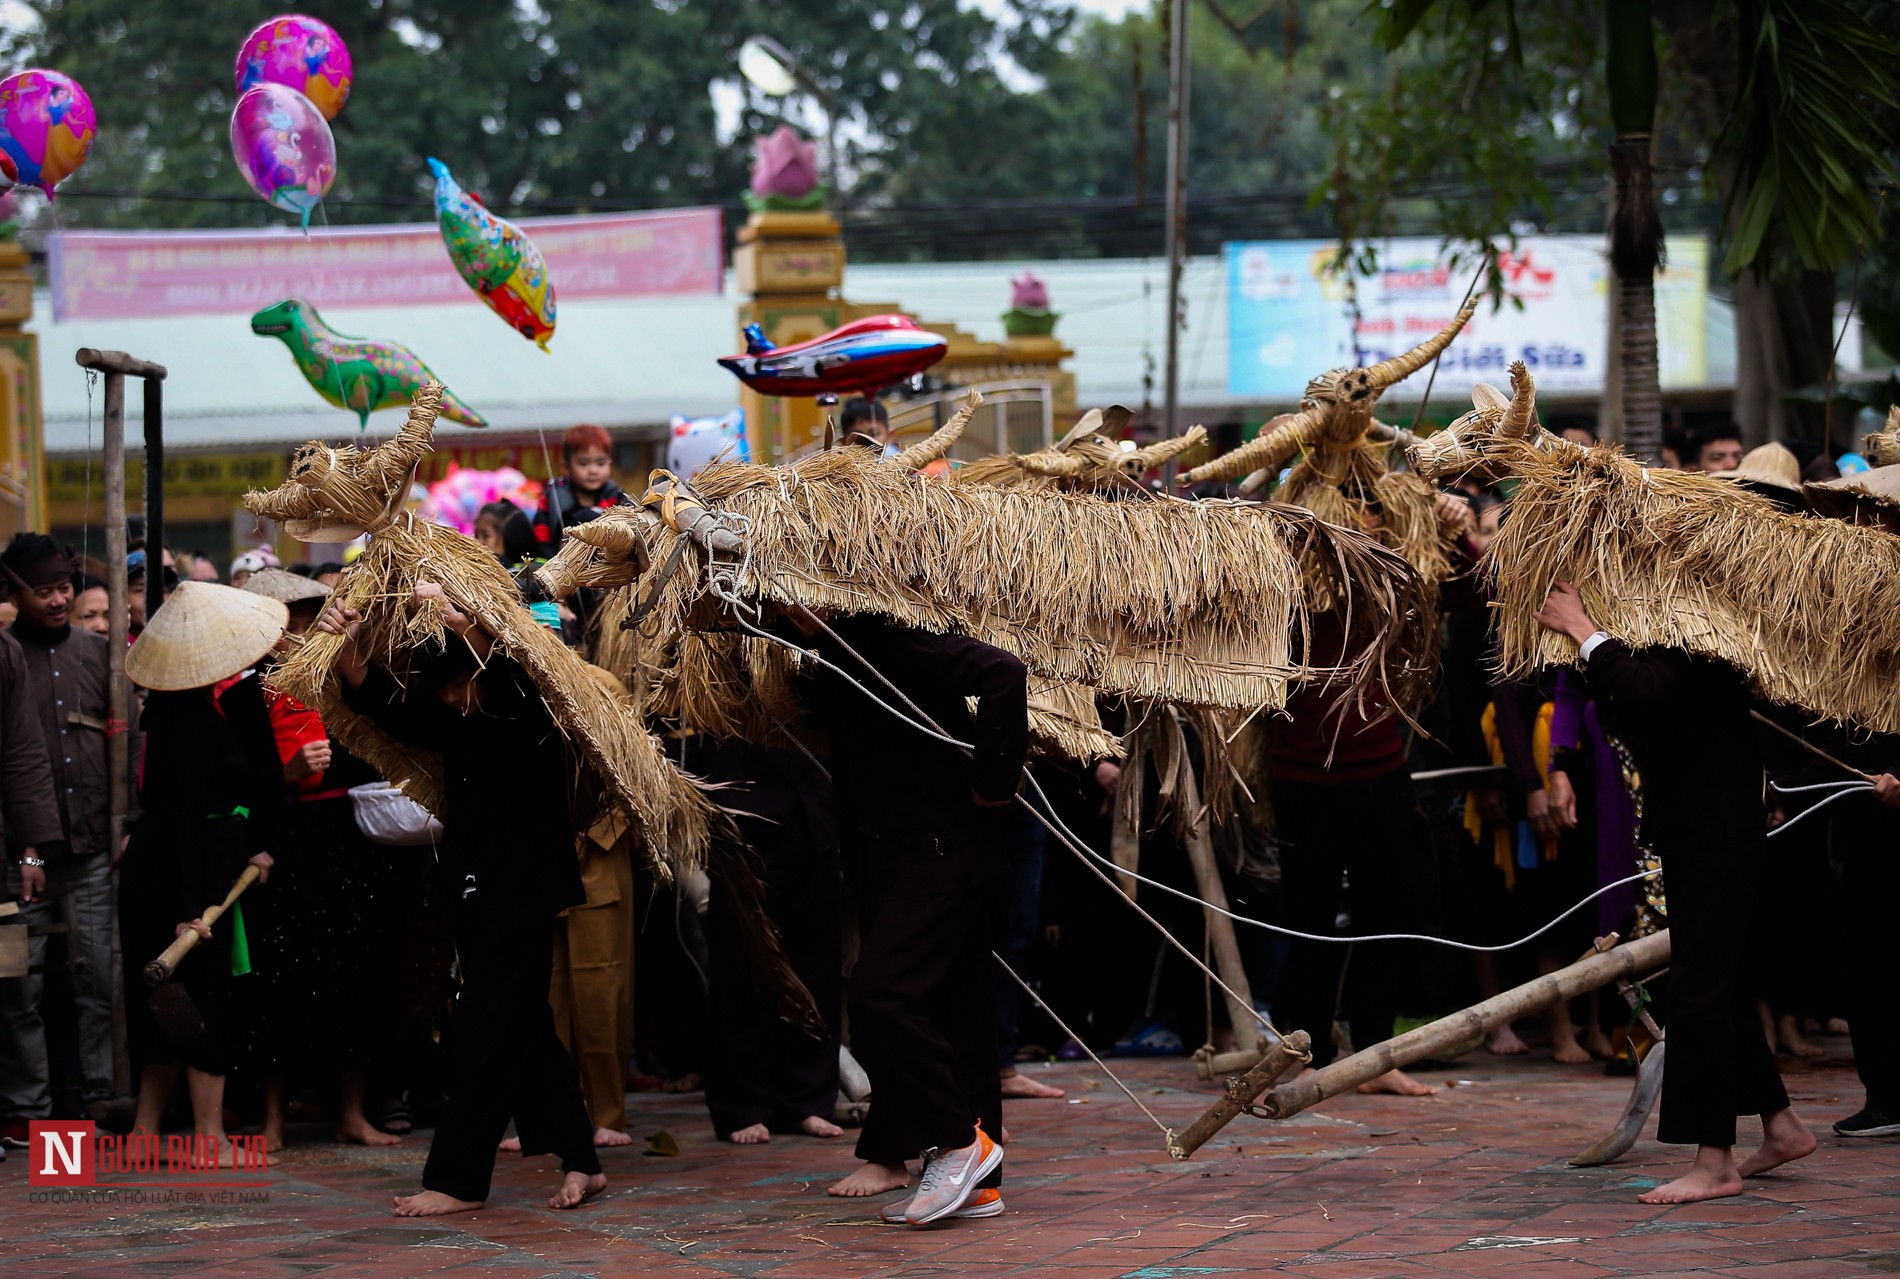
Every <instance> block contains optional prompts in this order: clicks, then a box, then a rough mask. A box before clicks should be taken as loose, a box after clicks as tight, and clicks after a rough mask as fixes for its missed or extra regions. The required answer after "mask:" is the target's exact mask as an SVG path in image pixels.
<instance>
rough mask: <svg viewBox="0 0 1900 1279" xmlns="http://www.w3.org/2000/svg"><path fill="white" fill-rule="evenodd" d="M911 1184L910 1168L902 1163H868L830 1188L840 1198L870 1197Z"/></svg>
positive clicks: (832, 1193)
mask: <svg viewBox="0 0 1900 1279" xmlns="http://www.w3.org/2000/svg"><path fill="white" fill-rule="evenodd" d="M909 1184H910V1170H909V1169H907V1168H905V1167H904V1165H902V1164H866V1165H864V1167H862V1168H860V1169H858V1170H857V1171H856V1172H854V1173H852V1174H851V1175H850V1176H849V1177H846V1178H845V1179H844V1180H843V1181H840V1182H839V1183H838V1184H836V1185H835V1186H833V1187H831V1188H830V1189H829V1190H827V1191H825V1193H826V1194H828V1195H836V1196H837V1197H838V1198H840V1199H868V1198H870V1197H871V1196H872V1195H883V1194H889V1193H890V1192H891V1191H893V1190H902V1189H903V1188H904V1187H905V1186H908V1185H909Z"/></svg>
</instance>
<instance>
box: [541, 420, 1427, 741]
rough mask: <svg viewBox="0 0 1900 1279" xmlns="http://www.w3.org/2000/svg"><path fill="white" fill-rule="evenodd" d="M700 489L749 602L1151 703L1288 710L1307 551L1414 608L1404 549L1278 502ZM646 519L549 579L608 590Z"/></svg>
mask: <svg viewBox="0 0 1900 1279" xmlns="http://www.w3.org/2000/svg"><path fill="white" fill-rule="evenodd" d="M698 488H699V492H700V493H701V495H702V496H703V497H704V498H705V499H706V500H707V501H708V502H709V503H711V504H713V505H714V506H716V507H717V508H719V509H721V510H723V511H725V512H727V513H728V514H729V515H730V516H732V517H735V518H736V519H737V520H738V521H740V522H742V523H743V525H744V527H745V530H746V533H745V536H746V542H747V558H746V559H745V561H744V563H743V565H740V566H729V568H730V571H733V572H735V574H736V575H737V578H738V580H737V583H736V585H737V588H738V589H739V591H740V592H741V593H742V594H743V595H745V596H746V597H748V598H752V599H757V600H763V601H767V602H771V603H775V604H781V605H793V604H796V605H804V606H806V607H810V608H814V609H825V610H832V611H835V612H840V613H845V614H854V613H880V614H884V615H887V616H890V617H892V618H894V619H895V620H897V621H899V622H902V623H904V624H907V625H914V626H919V627H922V628H924V629H927V630H933V631H946V630H955V631H960V632H962V633H964V634H969V635H972V636H975V637H976V638H979V639H983V640H985V641H987V642H990V643H993V644H996V645H998V646H999V647H1002V648H1005V649H1007V650H1009V651H1011V652H1014V653H1016V654H1017V655H1018V656H1019V657H1021V658H1022V659H1023V661H1024V662H1025V663H1026V664H1027V665H1028V666H1029V667H1030V669H1031V671H1032V672H1034V673H1035V674H1036V675H1037V676H1038V677H1040V678H1043V679H1048V680H1054V681H1058V682H1064V683H1079V684H1085V685H1091V686H1095V687H1099V688H1102V689H1104V690H1106V691H1109V692H1112V693H1126V694H1130V695H1134V696H1140V697H1150V698H1156V699H1159V700H1163V701H1172V702H1179V703H1183V704H1190V705H1213V706H1229V707H1234V708H1244V709H1252V708H1254V707H1257V706H1268V707H1280V706H1283V705H1284V703H1285V695H1286V685H1287V681H1288V680H1289V679H1290V678H1293V677H1295V676H1298V677H1300V678H1306V677H1308V676H1309V675H1311V674H1312V672H1310V671H1308V670H1306V669H1305V668H1304V667H1303V666H1302V665H1301V664H1300V662H1299V661H1298V659H1297V658H1296V656H1295V654H1294V653H1293V652H1292V636H1293V635H1294V634H1296V633H1298V631H1299V624H1300V623H1301V622H1302V621H1303V611H1304V610H1303V603H1302V589H1301V584H1300V577H1299V569H1298V559H1299V557H1300V556H1301V555H1302V554H1305V553H1307V552H1308V551H1309V550H1310V549H1312V548H1314V547H1323V548H1325V551H1326V553H1327V555H1328V556H1329V557H1330V572H1331V573H1332V574H1333V575H1334V576H1335V577H1336V578H1337V580H1338V583H1339V584H1340V585H1341V586H1343V587H1345V588H1347V589H1349V590H1352V591H1354V592H1355V593H1357V594H1359V595H1361V596H1363V597H1365V598H1364V599H1363V600H1362V601H1361V604H1360V606H1361V607H1363V608H1368V609H1377V608H1379V607H1380V606H1381V604H1387V605H1390V604H1393V603H1394V602H1397V601H1401V600H1409V598H1410V594H1409V593H1410V590H1411V586H1410V583H1409V579H1410V575H1409V574H1408V573H1406V572H1405V570H1404V567H1403V565H1402V563H1400V562H1399V561H1398V560H1397V559H1396V557H1387V556H1385V555H1384V554H1382V553H1381V552H1379V551H1378V550H1377V549H1376V548H1375V547H1373V546H1372V545H1371V544H1370V543H1369V542H1368V541H1367V540H1366V539H1364V538H1361V537H1356V536H1355V535H1353V534H1350V533H1347V532H1345V531H1344V530H1338V529H1326V528H1325V527H1324V526H1323V525H1320V524H1319V522H1318V521H1317V520H1315V519H1314V518H1313V517H1312V516H1311V515H1310V514H1309V513H1307V512H1304V511H1298V510H1294V509H1291V508H1286V507H1281V506H1274V505H1254V504H1239V503H1231V502H1183V501H1180V500H1177V499H1174V498H1157V499H1155V500H1153V501H1141V502H1127V501H1113V500H1109V499H1107V498H1103V497H1096V496H1091V495H1086V494H1070V493H1056V492H1045V491H1038V490H1023V491H1016V490H1002V489H996V488H990V487H985V486H981V485H974V484H945V483H938V482H934V481H930V480H927V479H924V478H922V477H919V476H915V475H912V474H909V473H906V472H904V471H903V470H901V469H900V468H897V467H891V466H887V465H883V464H881V463H879V462H878V461H877V460H876V459H874V458H866V457H860V456H858V451H857V450H836V451H833V452H831V453H826V454H816V455H813V456H810V457H807V458H805V459H802V460H801V461H799V462H797V463H795V464H793V465H791V466H786V467H777V468H768V467H763V466H756V465H750V464H732V463H728V464H724V465H718V466H713V467H709V468H708V469H707V470H706V471H704V472H702V473H701V475H700V477H699V483H698ZM651 518H652V517H651V516H650V515H649V514H647V513H645V512H635V511H631V510H628V511H621V510H619V509H616V510H614V511H610V512H608V513H607V514H606V515H605V516H604V517H603V518H602V519H599V520H595V521H593V522H592V523H589V524H586V525H583V526H581V527H578V528H576V529H573V530H571V531H570V533H569V539H568V545H567V546H565V547H564V548H563V549H562V551H561V553H560V555H558V556H556V558H555V561H554V562H553V563H552V564H550V565H549V567H548V570H547V571H546V572H544V573H543V575H542V580H543V582H544V584H547V585H549V586H550V588H552V587H554V586H555V584H556V583H561V584H569V583H571V584H577V585H592V584H595V582H594V580H592V577H593V575H595V574H598V575H602V576H604V577H606V578H607V579H609V580H611V579H612V577H613V576H614V575H615V574H616V572H617V571H618V570H617V568H616V567H615V566H614V565H613V564H611V563H605V564H603V563H601V562H600V552H601V549H602V547H603V546H604V545H605V544H606V543H607V541H609V540H610V538H611V537H612V536H613V535H611V534H607V532H606V530H608V529H613V528H615V527H616V526H620V525H626V524H631V523H636V522H639V521H642V520H648V519H651ZM692 554H693V555H694V557H695V558H697V556H698V552H697V550H695V551H694V552H692ZM657 558H659V557H658V556H657V555H656V559H657ZM686 579H687V575H686V574H685V573H683V572H682V573H681V574H680V575H679V579H678V582H676V583H675V584H674V585H672V586H669V588H668V589H678V588H679V587H680V585H681V584H684V583H685V582H686ZM698 580H699V579H698V576H697V575H695V577H694V581H695V582H697V581H698ZM695 589H696V590H700V591H701V592H702V593H703V588H701V587H695ZM698 602H699V601H697V600H696V601H695V605H694V606H697V604H698ZM1400 611H1401V612H1402V609H1401V610H1400ZM1392 652H1393V640H1392V639H1391V633H1390V632H1384V631H1382V632H1381V633H1380V634H1378V635H1372V636H1368V637H1367V641H1366V643H1365V644H1364V645H1363V647H1362V648H1361V649H1360V650H1359V651H1357V652H1355V653H1354V654H1352V655H1351V656H1350V657H1349V659H1348V661H1347V662H1346V663H1345V665H1344V667H1343V668H1342V669H1339V670H1336V671H1322V672H1320V673H1319V674H1320V675H1321V676H1322V677H1332V678H1338V679H1341V680H1344V681H1346V682H1348V683H1350V684H1353V685H1363V684H1365V683H1367V682H1368V681H1376V680H1379V679H1380V678H1382V677H1383V675H1384V674H1385V673H1386V666H1387V661H1388V657H1389V656H1390V655H1391V654H1392Z"/></svg>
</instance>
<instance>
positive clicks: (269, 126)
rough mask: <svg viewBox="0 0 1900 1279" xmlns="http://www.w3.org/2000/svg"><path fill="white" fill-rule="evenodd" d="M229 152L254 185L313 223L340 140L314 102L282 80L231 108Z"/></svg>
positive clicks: (332, 174) (305, 221) (253, 91)
mask: <svg viewBox="0 0 1900 1279" xmlns="http://www.w3.org/2000/svg"><path fill="white" fill-rule="evenodd" d="M231 154H232V155H233V156H235V157H237V163H238V170H239V171H240V172H242V173H243V174H244V180H245V181H246V182H249V183H250V184H251V189H252V190H254V191H256V192H257V193H258V194H259V195H261V196H263V197H264V198H265V199H266V200H268V201H270V202H271V203H272V204H274V205H276V206H277V207H278V208H280V209H283V210H286V211H287V212H290V213H295V214H297V215H298V216H300V217H301V218H302V219H303V224H304V225H305V226H309V225H310V211H311V210H312V209H314V208H316V207H317V206H318V205H319V204H322V203H323V197H324V195H325V194H327V193H328V192H329V190H330V184H331V183H332V182H334V181H335V180H336V139H335V138H334V137H332V136H331V134H330V122H329V121H328V120H325V119H324V118H323V112H321V111H319V110H318V109H317V105H316V103H314V102H312V101H311V100H310V99H309V98H306V97H304V96H303V94H301V93H298V92H297V91H296V90H295V89H287V88H285V87H284V86H283V85H281V84H272V83H269V82H266V83H264V84H260V85H257V86H256V87H255V88H252V89H249V90H246V91H245V94H244V96H243V97H241V98H239V99H238V103H237V106H236V107H235V108H234V109H233V110H232V112H231Z"/></svg>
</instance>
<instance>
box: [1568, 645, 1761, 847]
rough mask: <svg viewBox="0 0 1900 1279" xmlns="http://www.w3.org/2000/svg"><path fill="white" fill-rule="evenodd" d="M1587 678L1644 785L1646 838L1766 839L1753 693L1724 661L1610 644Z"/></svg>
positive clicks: (1593, 657)
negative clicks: (1752, 712)
mask: <svg viewBox="0 0 1900 1279" xmlns="http://www.w3.org/2000/svg"><path fill="white" fill-rule="evenodd" d="M1585 675H1586V677H1587V678H1588V680H1589V682H1590V688H1591V691H1592V692H1593V693H1595V695H1596V698H1597V713H1598V715H1600V716H1602V717H1603V721H1604V727H1605V728H1606V729H1607V730H1608V731H1609V732H1611V733H1612V734H1614V735H1615V736H1616V737H1617V738H1618V739H1619V740H1621V741H1622V743H1623V744H1624V745H1625V746H1627V747H1628V748H1629V751H1630V755H1631V756H1632V757H1633V758H1634V759H1635V761H1636V769H1637V772H1638V773H1640V774H1641V776H1642V780H1643V836H1644V838H1645V839H1652V840H1653V839H1665V840H1668V839H1674V840H1682V839H1704V840H1710V839H1715V840H1719V839H1730V838H1738V837H1748V836H1754V837H1759V836H1760V835H1761V834H1762V832H1763V830H1764V829H1766V827H1767V821H1768V819H1767V812H1766V810H1765V809H1764V807H1763V804H1762V755H1761V746H1760V743H1759V742H1758V741H1757V740H1756V735H1755V722H1754V720H1753V719H1751V718H1750V717H1749V714H1748V712H1749V707H1750V700H1749V693H1748V688H1747V686H1746V685H1745V684H1744V683H1743V681H1742V678H1741V676H1739V675H1737V674H1736V673H1735V671H1734V670H1732V669H1730V668H1729V667H1727V666H1725V665H1723V664H1722V663H1720V662H1716V661H1711V660H1710V659H1708V658H1704V657H1694V656H1691V655H1690V654H1688V653H1685V652H1683V651H1681V650H1680V649H1667V648H1650V649H1643V650H1641V651H1632V650H1631V649H1630V648H1629V647H1628V646H1627V645H1625V644H1624V643H1622V641H1620V640H1614V639H1611V640H1605V641H1604V642H1603V643H1602V644H1601V645H1599V646H1598V647H1597V648H1596V649H1595V650H1594V651H1592V652H1591V654H1590V661H1589V662H1588V664H1587V665H1586V666H1585Z"/></svg>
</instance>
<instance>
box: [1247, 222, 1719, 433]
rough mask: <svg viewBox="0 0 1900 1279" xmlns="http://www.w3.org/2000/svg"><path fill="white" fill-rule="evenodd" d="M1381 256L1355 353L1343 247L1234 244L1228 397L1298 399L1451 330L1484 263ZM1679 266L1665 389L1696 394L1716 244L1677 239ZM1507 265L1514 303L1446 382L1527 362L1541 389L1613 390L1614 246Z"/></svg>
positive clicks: (1459, 350)
mask: <svg viewBox="0 0 1900 1279" xmlns="http://www.w3.org/2000/svg"><path fill="white" fill-rule="evenodd" d="M1379 248H1380V252H1379V258H1378V261H1379V269H1378V271H1377V272H1376V273H1374V274H1373V275H1370V276H1360V277H1358V279H1357V281H1356V283H1357V286H1358V304H1359V311H1360V325H1359V331H1358V334H1357V341H1356V349H1355V340H1354V334H1353V332H1352V327H1351V324H1350V321H1349V319H1348V312H1347V304H1346V279H1345V277H1344V276H1343V275H1341V274H1339V273H1336V272H1333V271H1332V270H1331V269H1330V266H1331V263H1332V260H1333V256H1334V254H1335V252H1336V251H1337V249H1338V245H1337V244H1336V243H1335V242H1333V241H1329V240H1277V241H1249V242H1242V243H1234V244H1229V245H1227V246H1226V247H1225V250H1224V259H1225V266H1226V271H1227V327H1228V358H1227V387H1228V390H1229V392H1230V393H1232V394H1234V395H1236V396H1244V397H1246V398H1249V399H1260V400H1279V401H1292V400H1297V399H1298V398H1299V396H1300V394H1301V392H1302V391H1303V390H1304V389H1305V387H1306V382H1307V380H1308V379H1309V378H1311V377H1313V376H1314V375H1315V374H1318V373H1321V372H1323V371H1325V370H1326V369H1330V368H1337V367H1340V366H1342V365H1357V364H1370V363H1373V362H1374V361H1377V360H1383V359H1387V358H1389V357H1391V356H1394V355H1397V354H1399V353H1400V352H1402V351H1405V350H1407V349H1409V348H1411V347H1413V346H1416V345H1417V344H1418V343H1419V342H1421V341H1423V340H1424V339H1425V338H1427V337H1429V336H1431V335H1432V334H1433V333H1436V332H1438V330H1440V329H1441V328H1443V327H1444V326H1445V325H1446V324H1448V323H1450V322H1451V320H1452V318H1453V317H1454V316H1456V315H1457V313H1458V303H1459V301H1460V300H1461V299H1462V298H1463V297H1464V295H1465V290H1466V289H1467V288H1468V287H1470V284H1471V275H1472V272H1473V271H1474V270H1475V262H1470V261H1467V262H1462V263H1460V264H1459V265H1458V266H1456V267H1454V266H1453V265H1452V264H1451V262H1450V260H1449V254H1447V253H1445V252H1443V251H1442V246H1441V244H1440V242H1439V241H1438V240H1436V239H1430V238H1424V237H1417V238H1406V239H1394V240H1389V241H1386V242H1384V243H1383V244H1381V245H1380V246H1379ZM1669 259H1670V266H1669V269H1668V270H1667V271H1665V272H1664V273H1663V274H1661V275H1659V276H1658V277H1657V281H1656V318H1657V330H1658V332H1657V343H1658V359H1659V361H1660V365H1661V368H1660V372H1661V375H1662V381H1663V385H1665V386H1680V385H1695V384H1699V383H1700V382H1701V381H1702V380H1703V378H1704V369H1705V358H1704V345H1703V332H1702V330H1703V319H1704V310H1705V303H1706V298H1707V283H1706V281H1707V274H1708V241H1707V239H1706V237H1702V236H1683V237H1678V238H1676V239H1674V240H1671V241H1670V244H1669ZM1501 266H1502V268H1503V271H1504V276H1505V281H1506V287H1507V289H1508V291H1509V293H1510V295H1511V298H1510V300H1509V301H1507V302H1506V303H1505V304H1504V305H1503V306H1502V307H1501V308H1497V309H1493V308H1492V306H1491V305H1490V304H1489V303H1485V304H1482V305H1481V306H1480V308H1479V311H1478V314H1477V315H1476V316H1475V317H1473V319H1472V321H1471V323H1470V324H1469V325H1467V326H1466V327H1465V330H1464V332H1463V333H1462V334H1460V335H1459V337H1458V340H1457V341H1456V342H1454V343H1453V344H1452V345H1451V347H1450V349H1449V350H1447V351H1446V352H1445V355H1444V359H1443V362H1442V364H1441V366H1440V373H1441V375H1453V376H1456V377H1458V378H1461V379H1468V380H1472V381H1493V382H1500V383H1501V382H1502V381H1503V380H1504V375H1505V370H1506V369H1507V368H1508V367H1509V365H1510V363H1511V361H1512V360H1520V359H1521V360H1523V361H1524V362H1525V364H1527V365H1528V366H1529V367H1530V369H1531V371H1532V373H1533V374H1535V375H1536V378H1537V385H1538V387H1539V389H1548V390H1560V391H1561V390H1573V391H1599V390H1601V389H1602V387H1603V379H1604V373H1605V364H1604V355H1605V350H1606V343H1607V340H1608V319H1609V311H1608V305H1609V300H1608V299H1609V294H1608V288H1609V265H1608V263H1607V262H1606V261H1605V260H1604V247H1603V240H1602V238H1601V237H1599V236H1532V237H1526V238H1524V239H1522V240H1520V241H1519V242H1518V246H1517V248H1516V250H1515V251H1513V252H1510V253H1507V254H1505V255H1504V257H1503V258H1502V260H1501ZM1397 394H1399V395H1403V394H1404V391H1403V389H1401V390H1400V391H1399V392H1397Z"/></svg>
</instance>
